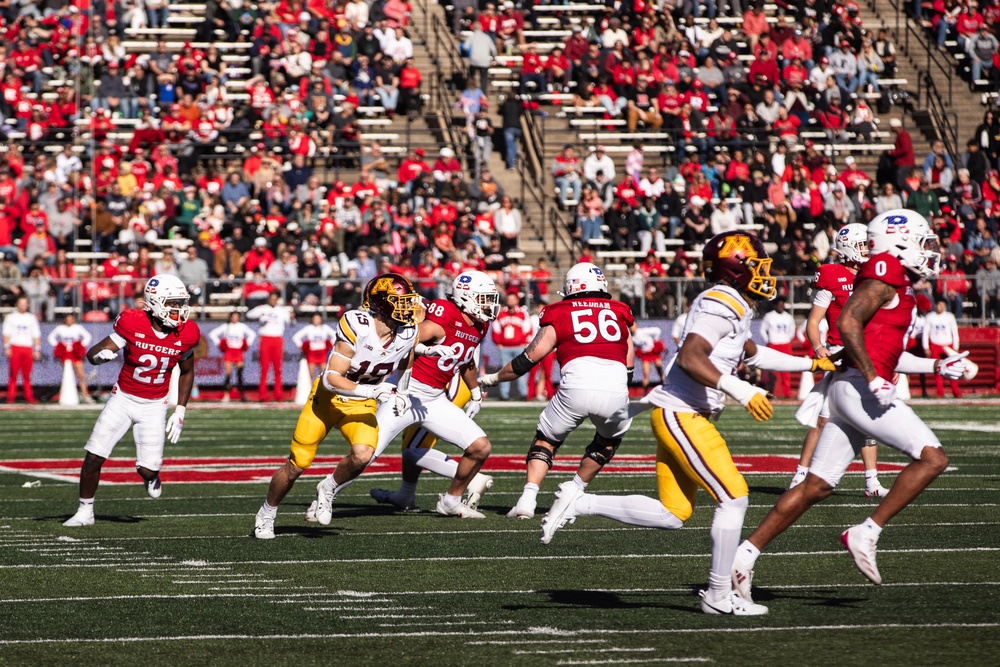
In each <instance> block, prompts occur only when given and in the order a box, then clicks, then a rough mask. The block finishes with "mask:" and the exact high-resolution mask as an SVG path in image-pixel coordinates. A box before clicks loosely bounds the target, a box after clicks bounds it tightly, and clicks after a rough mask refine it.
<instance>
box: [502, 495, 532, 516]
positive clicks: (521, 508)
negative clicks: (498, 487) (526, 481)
mask: <svg viewBox="0 0 1000 667" xmlns="http://www.w3.org/2000/svg"><path fill="white" fill-rule="evenodd" d="M507 518H508V519H533V518H535V503H534V502H530V503H529V502H527V501H524V499H523V498H518V500H517V504H516V505H514V506H513V507H511V508H510V511H509V512H507Z"/></svg>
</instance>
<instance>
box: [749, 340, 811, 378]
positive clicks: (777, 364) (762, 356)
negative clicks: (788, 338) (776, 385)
mask: <svg viewBox="0 0 1000 667" xmlns="http://www.w3.org/2000/svg"><path fill="white" fill-rule="evenodd" d="M746 363H747V365H748V366H753V367H754V368H759V369H761V370H765V371H779V372H805V371H809V370H812V363H813V362H812V359H810V358H809V357H795V356H792V355H790V354H785V353H784V352H778V351H776V350H773V349H771V348H769V347H764V346H763V345H758V346H757V354H755V355H754V356H752V357H750V358H749V359H747V360H746Z"/></svg>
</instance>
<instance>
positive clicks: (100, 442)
mask: <svg viewBox="0 0 1000 667" xmlns="http://www.w3.org/2000/svg"><path fill="white" fill-rule="evenodd" d="M189 301H190V295H189V294H188V291H187V288H186V287H184V283H182V282H181V281H180V279H179V278H177V277H176V276H171V275H168V274H163V275H158V276H153V277H152V278H150V279H149V282H147V283H146V287H145V288H144V290H143V302H144V306H143V307H144V310H136V309H134V308H129V309H127V310H125V311H122V313H121V314H119V315H118V317H117V318H116V319H115V324H114V331H113V332H112V333H111V335H109V336H108V337H107V338H104V339H103V340H101V341H100V342H99V343H97V345H94V346H93V347H92V348H90V349H89V350H87V360H88V361H90V363H92V364H94V365H95V366H98V365H100V364H104V363H107V362H109V361H111V360H112V359H114V358H115V357H116V356H118V351H119V350H122V349H124V350H125V355H124V356H125V362H124V363H123V364H122V369H121V371H120V372H119V373H118V381H117V383H116V384H115V386H114V388H113V389H112V390H111V398H110V399H108V402H107V404H106V405H105V406H104V409H103V410H102V411H101V415H100V416H99V417H98V418H97V423H96V424H95V425H94V430H93V432H92V433H91V435H90V439H89V440H88V441H87V445H86V446H85V447H84V449H85V450H86V452H87V456H86V457H85V458H84V459H83V466H82V467H81V469H80V507H79V509H78V510H77V511H76V514H74V515H73V516H72V517H71V518H70V519H69V520H68V521H66V522H65V523H64V524H63V525H64V526H91V525H93V524H94V496H95V495H96V493H97V486H98V484H99V483H100V480H101V467H102V466H103V465H104V462H105V461H106V460H107V458H108V457H109V456H111V452H112V450H114V448H115V445H117V444H118V441H119V440H121V439H122V437H123V436H124V435H125V432H126V431H127V430H128V429H129V427H130V426H131V427H132V435H133V437H134V438H135V463H136V470H137V471H138V472H139V476H140V477H142V479H143V481H144V482H145V485H146V493H148V494H149V497H150V498H159V497H160V493H161V492H162V486H161V484H160V466H161V465H162V464H163V441H164V434H165V435H166V437H167V438H169V440H170V442H171V443H174V444H176V443H177V441H178V440H180V437H181V430H182V429H183V428H184V413H185V410H186V408H187V403H188V399H189V398H191V388H192V387H193V386H194V348H195V346H196V345H198V341H199V340H200V339H201V333H200V332H199V331H198V325H197V324H195V323H194V322H191V321H189V320H188V315H189V314H190V312H191V307H190V306H189V305H188V302H189ZM174 366H179V367H180V378H179V383H178V395H177V407H176V408H175V409H174V413H173V414H172V415H170V419H169V420H168V419H167V393H168V390H169V388H170V373H171V371H173V369H174Z"/></svg>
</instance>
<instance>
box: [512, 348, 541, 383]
mask: <svg viewBox="0 0 1000 667" xmlns="http://www.w3.org/2000/svg"><path fill="white" fill-rule="evenodd" d="M537 364H538V362H537V361H532V360H531V359H530V358H529V357H528V355H527V353H525V352H522V353H521V354H519V355H517V356H516V357H514V360H513V361H512V362H510V369H511V370H512V371H514V373H515V374H516V375H517V376H518V377H521V376H522V375H524V374H525V373H528V372H530V371H531V369H532V368H534V367H535V366H536V365H537Z"/></svg>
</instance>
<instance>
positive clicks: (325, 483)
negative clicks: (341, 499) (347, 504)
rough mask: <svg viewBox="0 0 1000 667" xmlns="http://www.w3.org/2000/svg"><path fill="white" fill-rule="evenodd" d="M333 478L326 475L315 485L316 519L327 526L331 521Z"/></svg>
mask: <svg viewBox="0 0 1000 667" xmlns="http://www.w3.org/2000/svg"><path fill="white" fill-rule="evenodd" d="M334 488H335V487H334V485H333V480H332V479H330V476H329V475H327V476H326V477H324V478H323V479H322V480H321V481H320V483H319V484H317V485H316V508H315V513H314V515H315V517H316V521H317V522H319V525H321V526H329V525H330V522H331V521H333V489H334Z"/></svg>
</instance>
